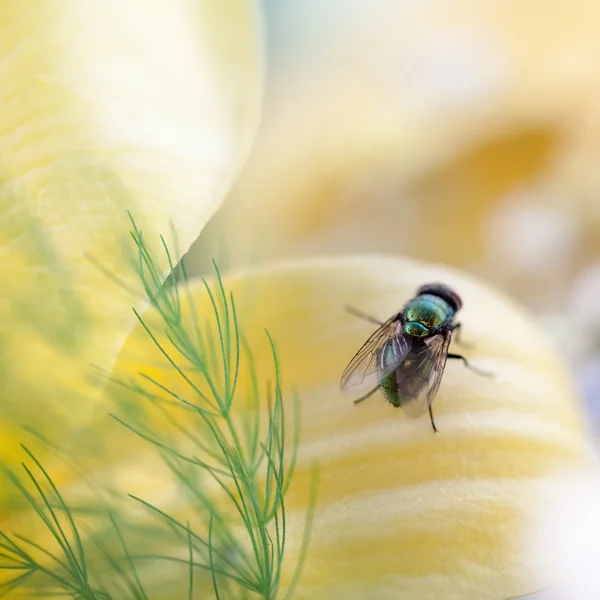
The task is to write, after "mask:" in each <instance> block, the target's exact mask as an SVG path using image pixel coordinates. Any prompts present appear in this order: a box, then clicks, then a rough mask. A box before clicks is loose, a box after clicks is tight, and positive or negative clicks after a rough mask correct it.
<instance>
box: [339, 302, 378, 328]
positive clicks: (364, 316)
mask: <svg viewBox="0 0 600 600" xmlns="http://www.w3.org/2000/svg"><path fill="white" fill-rule="evenodd" d="M346 310H347V311H348V312H349V313H350V314H351V315H354V316H355V317H358V318H359V319H364V320H365V321H369V323H373V324H375V325H383V322H382V321H380V320H379V319H376V318H375V317H372V316H371V315H367V314H366V313H364V312H362V311H360V310H358V309H356V308H354V307H352V306H346Z"/></svg>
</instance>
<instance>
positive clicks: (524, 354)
mask: <svg viewBox="0 0 600 600" xmlns="http://www.w3.org/2000/svg"><path fill="white" fill-rule="evenodd" d="M428 281H444V282H446V283H448V284H449V285H451V286H452V287H453V288H454V289H456V290H457V291H458V293H459V294H460V295H461V296H462V299H463V301H464V308H463V310H462V311H461V312H460V313H459V320H460V322H461V323H462V324H463V339H464V342H465V344H472V348H471V349H468V350H467V349H460V351H461V352H463V353H464V354H466V356H468V357H469V359H470V360H471V361H472V363H473V365H476V366H477V367H480V368H481V369H486V370H489V371H491V372H493V373H494V377H493V378H488V377H482V376H480V375H477V374H475V373H473V372H472V371H470V370H467V369H466V368H464V366H463V365H462V364H461V363H460V362H459V361H449V363H448V365H447V366H446V369H445V373H444V377H443V381H442V385H441V388H440V391H439V394H438V397H437V399H436V401H435V403H434V405H433V408H434V413H435V418H436V423H437V425H438V428H439V433H437V434H434V433H433V432H432V430H431V426H430V423H429V420H428V418H427V416H426V415H425V416H424V417H422V418H420V419H410V418H407V416H406V415H405V414H404V413H403V412H402V411H401V410H398V409H395V408H393V407H392V406H391V405H390V404H388V403H386V402H385V401H384V400H383V398H382V397H381V396H379V395H377V396H374V397H373V398H370V399H369V400H367V401H366V402H365V403H363V404H360V405H354V404H353V403H352V398H351V397H348V396H345V395H343V394H342V393H341V392H340V390H339V378H340V375H341V372H342V371H343V369H344V367H345V366H346V364H347V362H348V361H349V360H350V358H351V357H352V355H353V354H354V352H355V351H356V350H357V349H358V348H359V346H360V345H361V344H362V342H364V341H365V339H366V338H367V337H368V335H369V334H370V333H371V331H372V330H373V326H372V325H370V324H368V323H365V322H363V321H361V320H360V319H357V318H356V317H354V316H351V315H348V314H347V313H346V312H345V310H344V308H345V306H346V305H351V306H354V307H356V308H358V309H360V310H362V311H364V312H366V313H368V314H371V315H373V317H375V318H377V319H380V320H384V319H386V318H387V317H389V316H390V315H392V314H394V313H395V312H397V311H398V310H399V309H400V307H401V306H402V304H403V303H404V302H405V301H407V300H408V299H409V298H410V297H411V296H412V295H413V294H414V292H415V290H416V288H417V287H419V286H420V285H421V284H423V283H424V282H428ZM225 284H226V288H227V289H228V290H229V291H231V292H232V293H233V295H234V298H235V303H236V309H237V310H236V312H237V315H238V319H239V322H240V324H241V327H242V330H243V332H244V335H245V338H246V339H247V342H248V345H249V347H250V348H251V349H252V352H253V355H254V360H255V371H256V372H257V373H259V374H261V377H263V378H262V379H259V387H260V389H261V390H263V389H266V386H267V383H266V378H268V377H270V376H271V375H269V374H270V373H272V365H271V362H272V358H271V355H270V350H269V343H268V340H267V339H266V337H265V335H264V329H263V328H265V327H266V328H267V329H268V330H269V332H270V333H271V335H272V336H273V338H274V340H275V344H276V347H277V349H278V353H279V360H280V364H281V372H282V377H283V387H284V393H285V394H286V396H285V397H286V402H289V401H290V396H289V393H290V390H292V389H295V390H297V393H298V395H299V399H300V400H299V401H300V406H301V415H302V417H301V441H300V450H299V462H298V465H297V469H296V472H295V475H294V480H293V482H292V485H291V487H290V490H289V492H288V495H287V496H286V503H285V506H286V510H287V511H288V517H287V521H288V543H287V546H286V559H285V560H286V565H287V566H286V569H287V570H286V571H284V581H285V582H288V583H289V578H290V576H291V568H292V566H293V564H294V561H295V559H296V558H297V557H298V552H299V548H300V540H301V537H302V529H303V524H304V521H303V519H304V515H305V514H306V511H307V497H308V487H309V484H310V479H311V472H312V471H311V470H312V465H313V464H316V465H317V466H318V469H319V474H320V475H319V487H318V491H317V504H316V512H315V521H314V526H313V531H312V537H311V541H310V545H309V549H308V557H307V560H306V565H305V569H304V573H303V575H302V578H301V580H300V584H299V588H298V594H297V597H298V598H302V599H307V600H308V599H314V598H327V599H328V600H338V599H339V600H341V599H349V598H357V599H358V598H369V599H377V600H381V599H389V600H392V599H396V598H419V599H433V598H445V599H446V598H448V599H453V598H456V599H459V598H460V599H461V600H464V599H470V598H472V599H481V598H488V597H489V598H492V597H493V598H505V597H511V596H516V595H523V594H525V593H529V592H531V591H534V590H535V589H539V588H540V587H543V582H541V583H540V581H538V580H536V576H535V573H534V572H533V571H532V565H533V558H534V557H533V556H531V555H530V553H529V552H528V550H527V548H528V543H527V540H525V539H524V532H525V530H526V529H527V524H528V523H529V521H530V518H531V517H532V515H533V513H534V511H535V507H536V506H537V504H536V503H537V502H539V498H537V497H536V495H537V494H538V491H539V489H540V485H541V484H547V483H548V482H552V481H555V480H556V478H557V477H560V476H562V474H563V473H564V471H565V470H567V471H569V470H570V469H579V468H582V467H583V468H584V469H587V468H588V462H589V457H590V455H589V449H588V441H587V440H588V433H587V430H586V427H585V425H584V424H583V422H582V419H581V415H580V412H579V406H578V402H577V399H576V397H575V395H574V392H573V388H572V385H571V382H570V380H569V377H568V375H567V374H566V373H565V370H564V368H563V366H562V364H561V362H560V360H559V359H558V358H557V356H556V352H555V351H554V350H553V349H552V347H551V345H550V344H549V342H548V340H547V338H546V335H545V334H544V333H543V332H541V331H540V330H539V328H538V327H537V326H536V325H535V324H534V322H533V321H532V318H531V316H529V315H528V314H526V313H525V312H524V311H523V309H521V308H520V307H519V306H518V305H516V304H515V303H513V302H512V301H511V300H509V299H508V298H506V297H503V296H502V295H501V294H500V293H499V292H498V291H496V290H493V289H490V288H488V287H486V286H485V285H483V284H482V283H480V282H478V281H475V280H473V279H472V278H470V277H468V276H465V275H463V274H462V273H460V272H457V271H455V270H451V269H448V268H445V267H440V266H436V265H429V264H424V263H417V262H413V261H410V260H404V259H400V258H393V257H389V256H377V255H373V256H351V257H344V258H327V259H315V260H306V261H304V262H298V263H288V264H280V265H276V266H273V267H271V268H264V269H258V270H255V271H246V272H240V273H239V274H237V275H232V276H231V277H228V278H227V279H226V282H225ZM192 295H193V299H194V304H195V306H196V310H197V312H198V314H199V315H200V317H201V319H203V320H204V319H209V318H210V314H212V313H211V311H212V309H211V305H210V301H209V299H208V298H207V295H206V292H205V290H204V287H203V286H202V285H196V286H195V287H193V288H192ZM144 320H145V322H146V324H147V325H148V326H149V327H150V328H151V330H153V331H154V332H155V334H156V335H157V336H158V339H159V340H160V341H161V343H164V344H165V347H166V348H170V346H169V344H168V342H167V341H166V340H165V339H164V336H161V331H162V328H161V327H160V320H159V319H158V318H157V315H156V314H155V313H154V312H153V311H149V312H148V313H147V314H146V315H145V316H144ZM191 325H192V324H191V322H190V323H189V326H190V327H191ZM456 351H459V347H458V346H456ZM180 360H182V359H180ZM182 364H185V362H183V363H182ZM140 372H141V373H145V374H147V375H149V376H151V377H153V378H155V380H156V381H158V382H159V383H160V384H162V385H165V386H167V387H168V388H169V389H171V390H173V391H174V392H175V393H176V394H179V395H180V396H181V397H182V398H185V399H186V400H187V401H191V402H200V404H201V401H200V400H199V399H198V397H197V396H195V395H194V393H193V391H192V389H190V387H189V386H188V384H187V383H186V382H185V381H184V380H183V378H182V377H181V375H180V374H177V373H176V372H175V371H174V370H173V369H172V367H170V365H169V364H168V363H165V359H164V356H162V354H161V352H159V351H158V350H157V348H156V347H155V346H154V345H153V343H152V341H151V340H150V338H149V336H148V334H147V332H146V331H144V330H143V328H141V327H138V329H137V330H135V331H134V332H133V333H132V335H131V336H130V338H129V339H128V341H127V342H126V344H125V346H124V347H123V350H122V352H121V354H120V357H119V360H118V362H117V365H116V368H115V371H114V375H115V376H117V377H119V378H127V379H129V378H131V377H133V378H135V377H136V376H137V374H138V373H140ZM186 373H188V374H189V375H190V376H191V372H189V371H186ZM265 374H266V375H265ZM263 386H265V387H263ZM203 389H205V388H203ZM158 391H159V390H158ZM261 395H263V396H264V395H266V393H265V394H262V392H261ZM250 396H252V382H251V380H250V378H249V377H248V375H247V370H244V369H243V368H242V370H241V379H240V382H239V385H238V388H237V394H236V400H235V401H234V402H235V403H237V404H238V405H239V408H240V409H241V410H242V414H245V413H244V404H245V402H246V401H247V399H248V398H249V397H250ZM171 398H172V397H171ZM292 412H293V411H292V410H290V408H289V406H288V411H287V414H288V418H290V417H291V413H292ZM186 414H189V413H186ZM186 419H188V420H187V425H188V426H192V427H193V423H194V421H193V419H192V417H188V418H186ZM157 423H158V425H157ZM154 427H155V428H156V427H157V430H158V431H159V432H160V431H161V430H162V429H165V431H166V427H167V425H166V423H165V421H164V417H163V419H162V420H161V421H159V422H155V423H154ZM203 440H204V442H206V438H203ZM174 442H175V443H177V436H175V438H174ZM131 451H132V450H131V447H129V452H131ZM152 452H153V450H152V449H151V448H146V450H145V453H146V454H147V455H149V454H151V453H152ZM195 455H197V456H198V457H200V458H202V456H203V455H202V451H201V450H200V449H197V450H196V451H195ZM136 465H137V468H136V469H135V472H136V475H135V477H136V480H135V481H134V479H133V478H127V477H124V478H123V479H122V483H123V485H124V486H125V489H126V490H127V491H131V490H132V489H133V488H135V487H136V486H141V487H140V488H139V489H142V495H143V497H145V498H146V499H147V500H149V501H151V502H152V501H153V500H156V501H158V502H159V504H160V502H162V504H160V506H161V508H162V509H167V510H168V506H165V501H166V500H165V499H166V498H167V497H168V496H169V493H168V490H166V489H165V486H164V485H161V486H160V488H155V489H154V491H152V485H156V483H155V482H152V476H151V471H149V470H148V469H146V468H144V469H142V470H140V468H139V465H140V462H136ZM141 471H143V472H144V473H147V476H144V475H143V474H142V472H141ZM144 494H145V495H144ZM157 499H159V500H157ZM179 499H180V498H179ZM219 506H227V500H226V499H223V500H222V502H221V504H220V505H219ZM171 508H172V510H173V511H175V512H176V513H177V512H178V511H181V510H182V507H181V506H180V505H179V504H178V502H177V500H175V501H174V504H173V505H172V507H171ZM182 590H183V588H182Z"/></svg>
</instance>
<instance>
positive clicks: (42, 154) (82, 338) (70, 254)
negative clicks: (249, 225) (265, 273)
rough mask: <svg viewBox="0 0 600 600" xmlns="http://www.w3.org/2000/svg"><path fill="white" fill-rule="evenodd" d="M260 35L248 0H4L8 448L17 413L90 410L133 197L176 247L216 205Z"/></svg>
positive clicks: (240, 137)
mask: <svg viewBox="0 0 600 600" xmlns="http://www.w3.org/2000/svg"><path fill="white" fill-rule="evenodd" d="M257 38H258V16H257V10H256V6H255V3H254V2H252V1H250V0H226V1H225V2H224V1H222V0H215V1H209V2H197V1H195V0H175V1H173V2H170V1H169V2H162V1H157V0H152V1H148V0H134V1H132V2H126V3H123V2H118V1H116V0H108V1H106V0H89V1H85V2H80V1H79V0H44V1H42V2H36V3H35V4H32V3H29V2H26V1H25V2H24V1H22V0H7V1H6V2H3V3H2V7H1V8H0V53H1V55H2V57H3V58H2V62H1V64H0V82H1V84H2V85H1V87H2V94H0V114H2V131H1V133H0V156H2V161H1V163H2V164H1V166H0V263H1V264H2V269H1V270H0V290H1V295H2V301H1V302H0V344H1V345H0V354H1V361H0V362H1V367H0V377H1V379H2V390H3V411H2V418H3V419H4V420H6V421H8V422H9V424H8V425H5V426H3V425H0V431H1V432H2V439H3V448H2V451H7V450H8V446H11V444H9V438H8V437H7V436H8V435H9V431H10V430H11V429H10V427H11V424H14V423H18V424H19V425H21V424H27V425H33V426H36V427H37V426H41V425H43V424H45V425H47V426H50V425H51V424H52V425H54V426H55V425H56V424H57V423H59V422H60V423H62V424H63V425H65V424H66V423H65V421H64V419H67V420H69V419H70V420H73V419H75V417H76V415H77V414H80V413H81V412H82V411H84V409H85V408H86V407H87V405H88V404H89V403H90V401H91V397H90V393H91V392H90V388H89V387H88V386H87V377H88V375H89V374H88V373H87V369H89V367H90V364H94V365H96V366H99V367H101V368H103V369H107V368H110V366H111V364H112V361H113V360H114V357H115V355H116V353H117V351H118V349H119V347H120V345H121V344H122V342H123V340H124V337H125V336H126V335H127V333H128V331H129V329H130V328H131V326H132V320H133V318H134V317H133V314H132V312H131V308H130V307H131V304H132V302H137V300H132V298H131V296H130V295H128V294H127V293H125V292H124V291H123V290H121V289H120V288H119V286H118V285H116V284H115V283H114V282H113V281H111V280H110V279H109V278H108V277H107V276H106V274H105V272H103V270H104V271H109V272H110V273H111V274H112V275H114V276H116V277H119V278H121V279H122V280H123V281H125V282H126V283H128V284H131V285H133V286H135V285H137V280H136V279H134V276H133V272H132V269H131V268H130V264H129V259H130V257H131V256H132V253H131V240H130V239H129V229H130V223H129V222H128V217H127V212H126V211H128V210H129V211H131V213H132V215H133V217H134V218H135V219H136V222H137V224H138V225H139V226H140V227H141V228H142V229H143V230H144V232H145V234H146V236H147V239H148V241H149V240H150V239H152V240H155V241H158V233H163V234H165V235H166V237H167V238H169V237H170V238H171V239H172V238H173V237H176V238H177V244H178V246H177V248H178V250H177V252H174V256H173V260H177V259H178V258H179V256H180V255H181V254H182V253H183V252H184V251H186V250H187V248H188V247H189V246H190V244H191V243H192V241H193V240H194V239H195V238H196V237H197V235H198V233H199V232H200V230H201V229H202V227H203V226H204V225H205V223H206V222H207V220H208V219H209V218H210V217H211V215H212V213H213V212H214V211H215V210H216V208H217V207H218V205H219V203H220V202H221V200H222V198H223V195H224V194H225V192H226V190H227V187H228V185H229V183H230V182H231V179H232V177H233V175H234V174H235V172H236V171H237V169H238V168H239V165H240V163H241V161H242V159H243V158H244V155H245V153H246V152H247V150H248V147H249V143H250V140H251V138H252V136H253V133H254V129H255V127H256V121H257V112H258V111H257V107H258V103H259V100H260V83H261V62H260V51H259V50H260V48H259V44H258V39H257ZM152 243H154V241H153V242H152ZM171 246H172V242H171ZM90 257H91V258H90ZM99 265H100V267H101V268H99ZM160 266H161V268H162V270H163V273H162V274H163V275H164V274H166V272H167V261H166V259H163V260H162V264H161V265H160ZM138 304H139V303H138ZM7 427H8V430H6V428H7ZM63 435H64V432H63ZM17 437H18V436H17Z"/></svg>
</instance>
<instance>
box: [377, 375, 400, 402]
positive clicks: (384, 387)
mask: <svg viewBox="0 0 600 600" xmlns="http://www.w3.org/2000/svg"><path fill="white" fill-rule="evenodd" d="M379 386H380V387H381V391H382V392H383V393H384V395H385V397H386V398H387V400H388V402H389V403H390V404H393V405H394V406H400V398H399V396H398V382H397V379H396V371H392V373H390V374H389V375H387V376H386V377H383V378H382V379H381V380H380V382H379Z"/></svg>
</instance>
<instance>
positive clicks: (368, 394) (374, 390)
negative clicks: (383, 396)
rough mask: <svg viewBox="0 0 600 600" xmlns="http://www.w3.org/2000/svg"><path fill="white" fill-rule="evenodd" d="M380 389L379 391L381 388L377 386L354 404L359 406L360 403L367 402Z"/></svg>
mask: <svg viewBox="0 0 600 600" xmlns="http://www.w3.org/2000/svg"><path fill="white" fill-rule="evenodd" d="M378 389H379V386H378V385H377V386H375V387H374V388H373V389H372V390H371V391H370V392H367V393H366V394H365V395H364V396H361V397H360V398H358V400H355V401H354V404H358V403H359V402H362V401H363V400H366V399H367V398H369V397H370V396H372V395H373V394H374V393H375V392H376V391H377V390H378Z"/></svg>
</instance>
